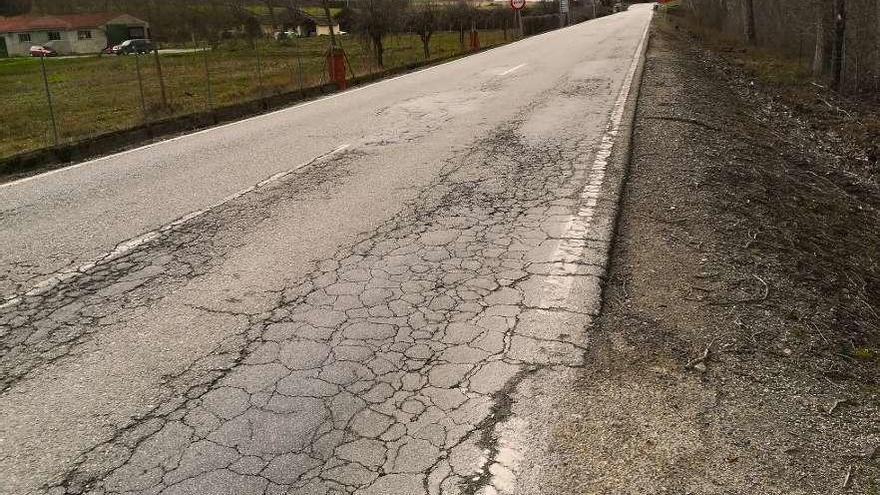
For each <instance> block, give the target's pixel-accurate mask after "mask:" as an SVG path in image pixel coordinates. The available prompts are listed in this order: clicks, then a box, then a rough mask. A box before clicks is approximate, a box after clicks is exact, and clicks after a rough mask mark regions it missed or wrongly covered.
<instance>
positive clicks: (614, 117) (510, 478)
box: [477, 23, 650, 495]
mask: <svg viewBox="0 0 880 495" xmlns="http://www.w3.org/2000/svg"><path fill="white" fill-rule="evenodd" d="M649 28H650V23H648V25H647V26H646V27H645V30H644V32H643V33H642V37H641V40H640V41H639V44H638V47H637V48H636V50H635V54H634V57H633V61H632V64H631V65H630V67H629V71H628V72H627V74H626V77H625V78H624V81H623V85H622V86H621V88H620V93H619V94H618V96H617V100H616V101H615V102H614V106H613V107H612V110H611V114H610V118H609V120H608V124H607V126H606V128H605V132H604V133H603V134H602V138H601V141H600V142H599V147H598V149H597V150H596V152H595V156H594V157H593V162H592V166H591V167H590V168H589V169H588V170H587V173H588V177H587V183H586V184H585V185H584V188H583V189H582V191H581V193H580V199H581V206H580V207H579V209H578V211H577V213H575V214H573V215H571V218H570V219H569V221H568V223H567V224H566V227H565V229H564V231H565V232H567V233H568V235H565V236H562V237H563V241H562V242H560V244H559V245H558V247H557V248H556V250H555V252H554V253H553V256H552V257H553V258H554V259H557V260H563V259H565V258H566V254H568V253H571V252H575V251H573V250H575V249H577V250H580V252H581V253H586V250H587V249H590V248H589V247H587V248H583V247H581V246H582V243H583V241H584V238H583V237H582V236H583V235H584V234H585V233H587V232H589V231H590V228H591V226H592V223H593V219H594V217H595V215H596V205H597V203H598V200H599V196H600V194H601V192H602V186H603V184H604V181H605V171H606V168H607V166H608V160H609V158H610V157H611V153H612V150H613V148H614V145H615V142H616V141H617V138H618V134H619V132H620V126H621V124H622V123H623V116H624V112H625V110H626V105H627V102H628V101H629V95H630V91H631V89H632V84H633V80H634V78H635V74H636V71H637V70H638V67H639V63H640V62H641V60H642V53H643V49H644V46H645V43H646V40H647V38H648V30H649ZM618 200H619V198H618ZM606 242H610V241H606ZM593 249H595V247H594V248H593ZM606 264H607V260H606ZM574 282H575V277H572V276H568V277H560V278H556V279H551V280H550V281H549V283H548V284H546V285H545V286H544V287H542V288H541V291H542V294H541V301H542V305H543V306H553V305H556V304H557V303H558V301H566V300H569V299H570V298H571V297H572V291H573V285H574ZM526 429H527V425H526V424H525V421H523V420H522V419H520V418H517V417H511V418H509V419H508V420H507V423H506V427H505V428H504V430H503V431H501V432H499V438H498V451H497V453H496V454H495V458H494V459H493V462H492V464H491V465H490V466H488V467H487V466H485V463H486V462H487V461H488V459H485V458H484V459H482V462H483V463H484V464H483V466H484V467H483V469H485V470H487V471H488V472H489V473H491V478H490V481H489V483H488V484H487V485H486V486H483V487H482V488H481V489H480V490H479V491H478V492H477V495H508V494H512V493H515V492H516V488H517V482H516V480H517V477H518V475H519V473H518V471H519V465H520V463H521V460H522V457H523V452H524V451H525V449H526V446H524V445H521V444H520V443H519V442H518V441H517V440H516V439H518V438H525V436H524V433H523V432H524V431H526Z"/></svg>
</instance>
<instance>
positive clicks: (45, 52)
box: [28, 45, 58, 57]
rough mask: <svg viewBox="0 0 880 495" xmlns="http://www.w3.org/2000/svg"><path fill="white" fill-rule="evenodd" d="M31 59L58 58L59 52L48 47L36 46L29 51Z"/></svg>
mask: <svg viewBox="0 0 880 495" xmlns="http://www.w3.org/2000/svg"><path fill="white" fill-rule="evenodd" d="M28 51H29V52H30V54H31V57H57V56H58V52H56V51H55V50H53V49H52V48H49V47H48V46H42V45H34V46H32V47H31V48H30V50H28Z"/></svg>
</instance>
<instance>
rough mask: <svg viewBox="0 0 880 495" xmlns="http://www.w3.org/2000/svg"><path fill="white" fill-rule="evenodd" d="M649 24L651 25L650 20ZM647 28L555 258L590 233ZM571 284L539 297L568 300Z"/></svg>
mask: <svg viewBox="0 0 880 495" xmlns="http://www.w3.org/2000/svg"><path fill="white" fill-rule="evenodd" d="M648 26H649V27H650V23H649V24H648ZM648 29H649V28H645V31H644V32H643V33H642V38H641V40H640V41H639V44H638V46H637V47H636V51H635V56H634V57H633V61H632V64H630V67H629V71H628V72H627V74H626V77H625V78H624V81H623V85H622V86H621V88H620V93H618V95H617V100H616V101H615V102H614V106H613V107H612V109H611V116H610V118H609V120H608V124H607V125H606V127H605V132H604V133H603V134H602V138H601V140H600V141H599V147H598V149H597V150H596V154H595V157H594V158H593V164H592V166H591V167H590V169H589V170H588V173H589V176H588V180H587V183H586V185H585V186H584V188H583V189H582V190H581V194H580V199H581V206H580V208H579V209H578V211H577V213H576V214H574V215H572V216H571V219H569V221H568V224H567V226H566V230H565V232H566V233H568V234H569V235H566V236H564V237H565V239H564V240H563V241H562V242H560V243H559V246H558V247H557V249H556V251H555V252H554V254H553V257H554V259H563V258H564V255H565V254H566V253H570V252H572V250H573V249H580V248H581V244H580V242H582V239H578V236H577V235H574V234H582V235H583V234H586V233H587V232H589V230H590V227H591V225H592V223H593V217H594V216H595V214H596V205H597V203H598V201H599V196H600V194H601V190H602V186H603V184H604V182H605V169H606V168H607V167H608V159H609V158H610V157H611V153H612V150H613V149H614V143H615V141H616V140H617V135H618V133H619V132H620V125H621V123H622V122H623V114H624V111H625V110H626V104H627V102H628V101H629V94H630V90H631V89H632V83H633V78H634V77H635V74H636V70H638V66H639V62H640V60H641V53H642V49H643V48H644V45H645V41H646V40H647V38H648ZM573 284H574V278H573V277H562V279H561V280H560V281H559V283H558V284H554V285H553V286H552V287H547V288H546V290H545V291H544V295H543V297H542V299H544V300H545V302H547V300H549V299H553V300H558V299H559V298H560V297H562V298H563V299H568V298H569V297H570V296H571V291H572V287H573Z"/></svg>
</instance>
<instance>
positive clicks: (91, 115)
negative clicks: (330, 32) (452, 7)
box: [0, 31, 505, 158]
mask: <svg viewBox="0 0 880 495" xmlns="http://www.w3.org/2000/svg"><path fill="white" fill-rule="evenodd" d="M339 39H340V40H341V42H342V45H343V46H344V47H345V49H346V52H347V54H348V58H349V60H350V62H351V65H352V68H353V69H354V72H355V74H356V75H363V74H367V73H370V72H374V71H377V70H378V68H377V67H376V66H375V63H374V62H373V59H372V57H371V54H370V52H369V50H368V48H367V47H366V46H365V45H364V44H363V43H361V42H360V40H359V39H358V38H355V37H352V36H348V35H346V36H341V37H340V38H339ZM480 41H481V44H482V45H483V46H494V45H498V44H503V43H505V39H504V35H503V33H502V32H501V31H483V32H481V33H480ZM328 43H329V40H328V39H327V38H326V37H320V38H301V39H295V40H287V41H283V42H272V41H268V40H266V41H261V42H260V44H259V49H258V50H257V51H255V50H253V49H252V48H251V46H250V44H249V43H248V42H246V41H240V42H237V43H230V44H226V45H223V46H222V47H219V48H217V49H215V50H212V51H207V52H190V53H175V54H163V55H161V57H160V62H161V66H162V72H163V76H164V77H163V79H164V81H165V88H166V94H167V99H168V107H167V108H163V106H162V104H161V96H160V95H161V91H160V85H159V79H158V76H157V71H156V64H155V59H154V57H153V56H152V55H150V56H140V57H133V56H128V57H114V56H104V57H80V58H58V59H46V67H47V73H48V80H49V86H50V91H51V94H52V100H53V103H54V107H55V118H56V121H57V126H58V131H59V135H60V141H61V143H66V142H73V141H78V140H81V139H84V138H88V137H91V136H96V135H100V134H104V133H107V132H110V131H115V130H121V129H127V128H131V127H134V126H137V125H139V124H142V123H144V122H145V121H146V120H157V119H161V118H166V117H171V116H177V115H185V114H189V113H194V112H198V111H203V110H205V109H207V108H208V103H209V101H208V84H207V80H208V78H207V77H206V70H205V66H206V63H207V67H208V69H209V70H208V72H209V74H210V80H211V94H212V103H213V105H214V106H217V107H219V106H223V105H229V104H233V103H238V102H243V101H248V100H252V99H256V98H259V97H261V96H268V95H271V94H276V93H282V92H287V91H292V90H296V89H298V88H299V87H300V81H301V80H302V84H303V85H304V86H305V87H309V86H314V85H318V84H320V83H321V82H322V81H324V80H325V78H324V77H322V76H323V74H324V72H325V68H324V58H323V54H324V52H325V50H326V48H327V44H328ZM431 51H432V53H431V56H432V59H438V58H443V57H448V56H451V55H455V54H457V53H459V51H460V47H459V41H458V33H448V32H444V33H437V34H435V36H434V38H433V39H432V40H431ZM258 54H259V64H258ZM423 59H424V55H423V52H422V45H421V41H420V40H419V39H418V37H417V36H414V35H401V36H393V37H389V38H388V39H387V42H386V50H385V67H386V68H389V69H390V68H393V67H400V66H403V65H406V64H410V63H414V62H418V61H421V60H423ZM300 60H301V62H302V71H301V72H300ZM138 65H140V70H141V75H142V80H143V84H144V95H145V98H144V100H145V102H146V114H145V113H144V111H143V110H142V105H141V97H140V90H139V85H138V76H137V69H138ZM0 87H2V88H3V89H4V90H3V92H2V94H0V109H2V121H3V125H2V126H0V158H4V157H8V156H11V155H15V154H18V153H23V152H27V151H31V150H34V149H39V148H43V147H47V146H51V145H52V142H53V137H52V130H51V129H52V128H51V124H50V119H49V110H48V105H47V101H46V93H45V90H44V85H43V79H42V74H41V70H40V62H39V60H38V59H29V58H11V59H0Z"/></svg>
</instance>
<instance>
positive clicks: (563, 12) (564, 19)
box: [559, 0, 568, 27]
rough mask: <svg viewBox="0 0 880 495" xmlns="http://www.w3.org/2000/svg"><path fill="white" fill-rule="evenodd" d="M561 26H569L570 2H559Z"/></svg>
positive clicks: (565, 0) (561, 0)
mask: <svg viewBox="0 0 880 495" xmlns="http://www.w3.org/2000/svg"><path fill="white" fill-rule="evenodd" d="M559 24H560V26H561V27H565V26H568V0H559Z"/></svg>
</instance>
